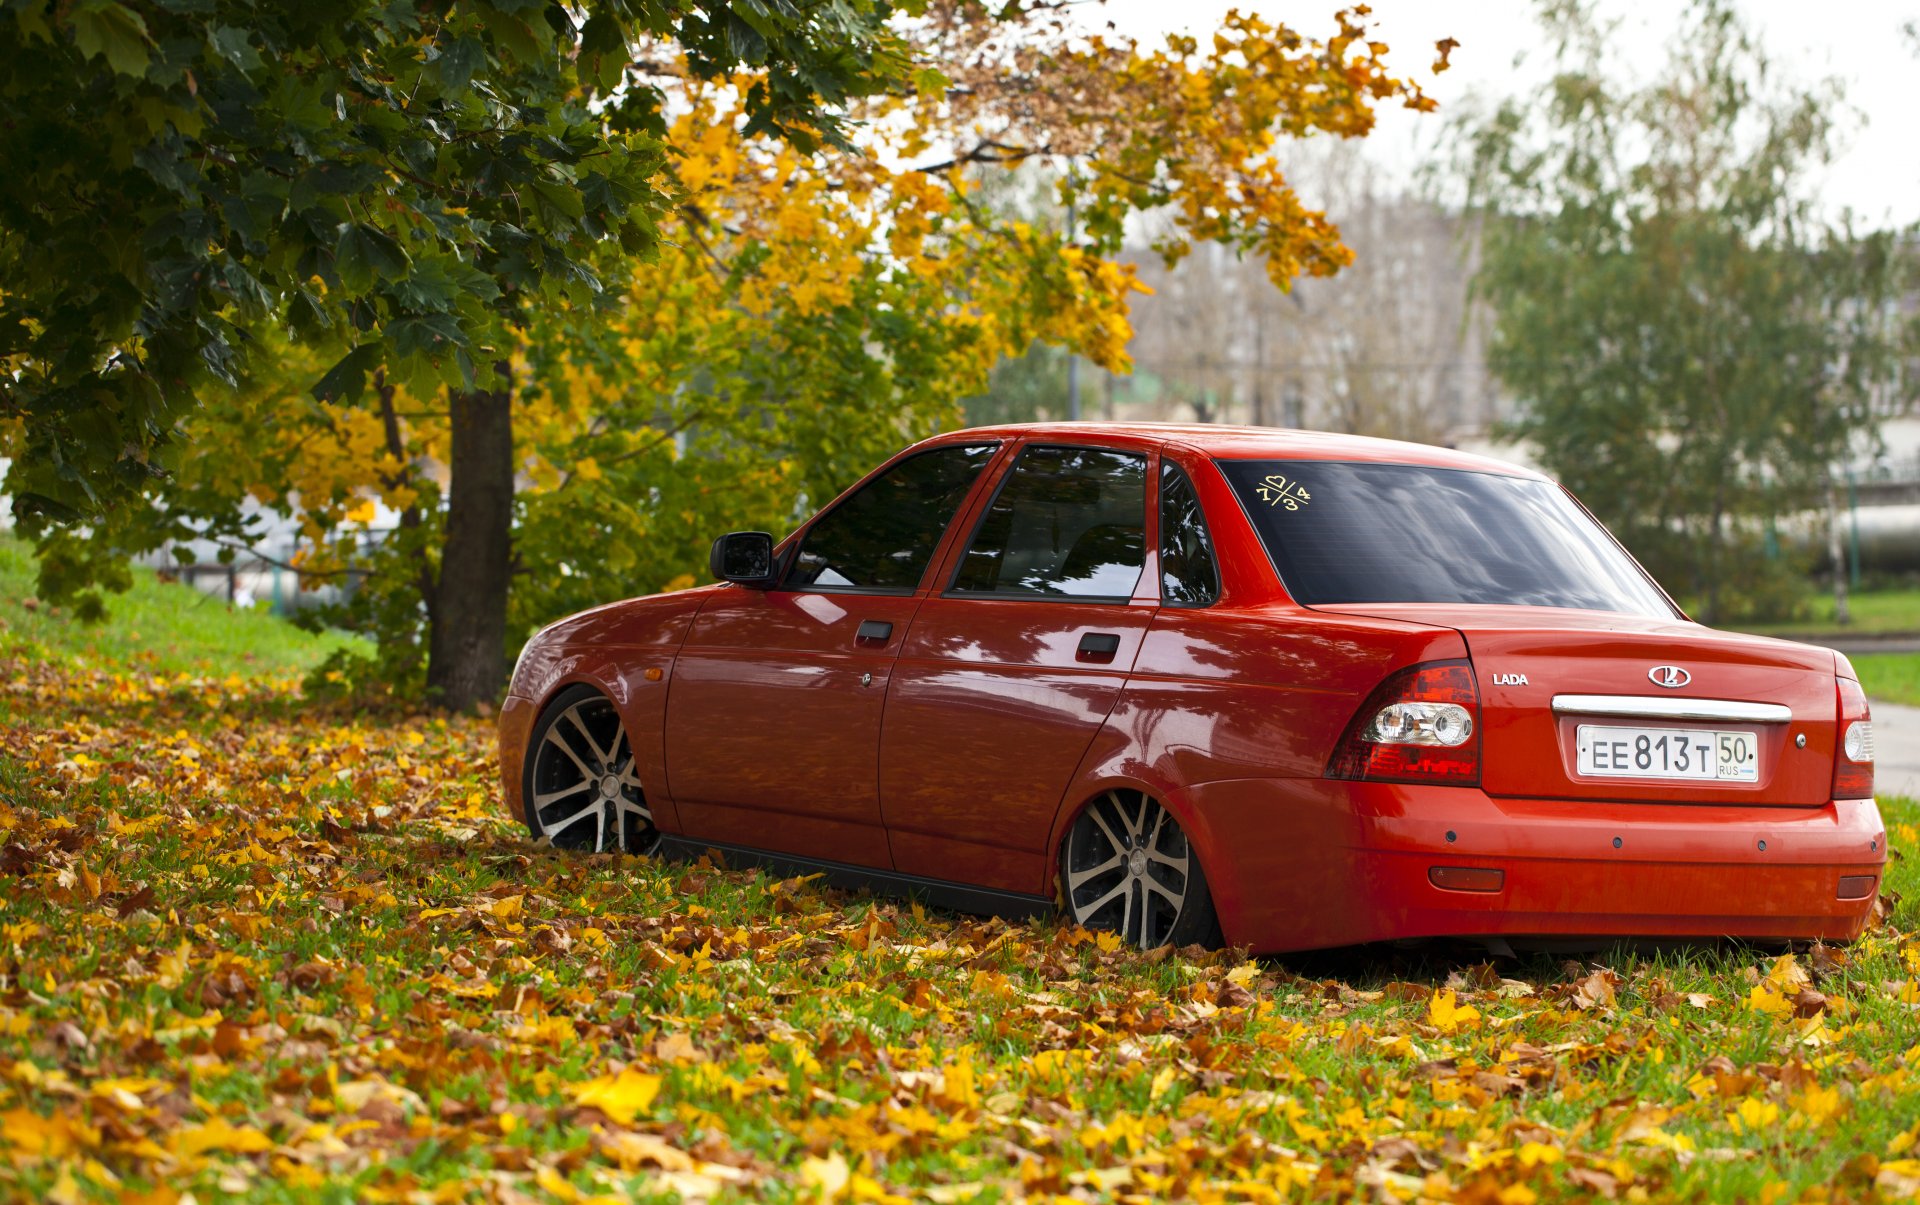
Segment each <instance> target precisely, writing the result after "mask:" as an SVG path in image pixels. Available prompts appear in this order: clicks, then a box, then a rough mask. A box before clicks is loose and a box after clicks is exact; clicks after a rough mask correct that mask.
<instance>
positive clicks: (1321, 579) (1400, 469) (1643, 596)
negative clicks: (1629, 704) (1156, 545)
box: [1216, 460, 1674, 619]
mask: <svg viewBox="0 0 1920 1205" xmlns="http://www.w3.org/2000/svg"><path fill="white" fill-rule="evenodd" d="M1216 463H1217V464H1218V465H1219V466H1220V471H1221V472H1222V473H1223V474H1225V475H1226V478H1227V481H1228V483H1229V484H1230V485H1232V486H1233V490H1234V493H1235V494H1236V495H1238V497H1239V499H1240V504H1241V505H1242V506H1244V507H1245V508H1246V511H1247V515H1248V517H1249V518H1250V519H1252V521H1253V526H1254V529H1255V530H1256V531H1257V532H1258V533H1259V535H1260V539H1261V542H1262V543H1264V544H1265V545H1266V547H1267V552H1268V554H1269V555H1270V556H1271V557H1272V558H1273V564H1274V567H1275V568H1276V569H1278V570H1279V572H1280V580H1281V581H1282V582H1283V583H1285V585H1286V587H1287V592H1288V593H1290V594H1292V595H1293V597H1294V599H1295V601H1297V602H1300V603H1302V604H1304V605H1307V606H1313V605H1315V604H1318V603H1372V602H1379V603H1390V602H1411V603H1481V604H1508V605H1519V606H1534V607H1580V608H1586V609H1591V610H1596V611H1624V612H1627V613H1629V614H1634V615H1648V616H1654V617H1657V618H1662V619H1667V618H1672V617H1673V614H1674V612H1673V608H1672V607H1670V606H1668V604H1667V602H1666V600H1665V599H1664V598H1662V597H1661V595H1660V593H1659V591H1658V590H1657V589H1656V588H1655V587H1654V585H1653V583H1652V582H1650V581H1648V580H1647V577H1646V575H1645V574H1644V573H1642V572H1641V571H1640V570H1639V568H1638V567H1637V566H1635V565H1634V564H1633V562H1632V561H1631V560H1629V559H1628V558H1627V557H1626V555H1625V554H1623V553H1622V552H1621V551H1620V549H1619V547H1618V546H1617V545H1615V544H1614V542H1613V540H1612V538H1611V537H1609V536H1608V535H1607V533H1606V532H1605V531H1604V530H1602V529H1601V528H1600V526H1599V525H1598V524H1597V523H1595V522H1594V521H1593V520H1592V519H1591V518H1589V517H1588V516H1587V514H1586V512H1584V511H1582V510H1581V509H1580V508H1579V507H1578V506H1576V505H1574V503H1573V500H1572V499H1570V498H1568V497H1567V495H1566V493H1565V492H1564V491H1562V490H1561V489H1560V488H1559V487H1558V486H1556V485H1553V484H1552V483H1550V482H1546V481H1536V480H1533V479H1531V478H1524V477H1507V476H1502V475H1500V474H1497V473H1476V472H1469V471H1465V470H1461V469H1439V468H1430V467H1426V466H1421V465H1404V464H1355V463H1349V462H1344V461H1315V460H1222V461H1217V462H1216Z"/></svg>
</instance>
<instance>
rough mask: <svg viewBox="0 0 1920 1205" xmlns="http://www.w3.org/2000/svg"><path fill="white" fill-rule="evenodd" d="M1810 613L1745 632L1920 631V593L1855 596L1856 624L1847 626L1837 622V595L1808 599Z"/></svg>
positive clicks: (1754, 626) (1850, 604)
mask: <svg viewBox="0 0 1920 1205" xmlns="http://www.w3.org/2000/svg"><path fill="white" fill-rule="evenodd" d="M1808 607H1809V608H1810V614H1809V616H1808V617H1807V618H1806V619H1801V620H1796V621H1794V622H1792V623H1774V624H1749V625H1742V627H1741V630H1742V631H1747V632H1758V633H1760V634H1761V635H1766V636H1778V635H1781V634H1783V633H1788V634H1794V635H1813V634H1832V635H1849V634H1850V635H1870V634H1872V633H1875V632H1920V590H1912V589H1910V590H1875V591H1871V592H1868V593H1863V594H1855V595H1852V596H1851V597H1850V598H1849V599H1848V613H1849V615H1850V616H1851V620H1852V622H1850V623H1848V624H1847V625H1846V626H1845V627H1842V626H1840V625H1839V624H1836V623H1835V622H1834V621H1833V592H1832V591H1830V590H1829V591H1825V592H1822V593H1816V594H1813V595H1811V596H1810V597H1809V598H1808Z"/></svg>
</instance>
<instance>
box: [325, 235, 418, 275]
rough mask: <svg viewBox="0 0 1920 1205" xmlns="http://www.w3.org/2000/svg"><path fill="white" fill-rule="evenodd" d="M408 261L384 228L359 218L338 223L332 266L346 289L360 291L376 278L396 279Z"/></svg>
mask: <svg viewBox="0 0 1920 1205" xmlns="http://www.w3.org/2000/svg"><path fill="white" fill-rule="evenodd" d="M408 262H409V261H408V259H407V250H406V248H404V247H402V246H401V245H400V243H399V240H397V239H395V238H394V237H393V236H392V235H390V234H388V233H387V232H386V231H384V230H380V229H378V228H376V227H373V226H368V225H366V224H365V223H363V222H351V223H345V224H342V225H341V227H340V242H339V244H338V245H337V246H336V247H335V248H334V251H333V266H334V271H336V272H338V273H339V274H340V283H341V284H343V285H345V286H346V287H347V291H348V292H351V293H364V292H366V291H367V290H368V289H370V288H372V287H373V282H374V280H375V279H376V278H377V279H380V280H398V279H399V278H401V277H402V276H405V275H406V273H407V265H408Z"/></svg>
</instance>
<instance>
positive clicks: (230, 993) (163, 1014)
mask: <svg viewBox="0 0 1920 1205" xmlns="http://www.w3.org/2000/svg"><path fill="white" fill-rule="evenodd" d="M13 618H14V616H13V613H12V612H8V621H9V623H11V622H13ZM176 655H187V654H176ZM161 668H162V666H161V665H160V664H158V663H155V664H154V665H153V666H151V667H149V666H147V665H139V666H136V667H134V668H132V669H130V670H129V669H121V668H115V669H108V668H104V667H103V666H102V665H101V664H100V663H99V660H97V659H95V657H94V656H90V657H89V664H87V665H85V666H83V665H81V664H79V663H78V662H77V661H76V660H75V659H74V658H72V657H70V656H67V655H65V654H63V653H62V652H61V651H60V650H59V649H57V648H54V649H40V650H38V651H35V652H32V653H28V652H26V651H24V649H23V646H22V645H21V644H19V643H18V642H15V643H14V644H12V645H11V646H8V645H5V644H0V684H5V685H4V688H3V689H0V1199H10V1200H35V1201H56V1202H70V1201H76V1200H99V1201H128V1202H131V1201H165V1202H173V1201H177V1200H180V1199H182V1198H181V1194H183V1193H188V1192H190V1193H191V1194H192V1195H193V1197H194V1198H195V1199H196V1200H198V1201H200V1202H212V1201H222V1200H247V1201H269V1202H273V1201H340V1202H345V1201H394V1202H402V1201H405V1202H413V1201H419V1202H428V1201H441V1200H446V1201H454V1200H468V1199H483V1200H493V1201H503V1202H521V1201H551V1202H573V1201H580V1200H584V1199H588V1198H598V1199H602V1200H609V1201H611V1200H628V1199H644V1200H670V1199H673V1198H674V1197H676V1196H678V1197H682V1198H686V1199H705V1198H708V1197H716V1196H717V1197H720V1198H723V1199H755V1200H768V1201H776V1202H789V1201H817V1200H873V1201H878V1200H901V1201H906V1200H930V1201H936V1202H946V1201H967V1200H999V1201H1005V1200H1015V1199H1028V1198H1036V1197H1045V1198H1048V1199H1053V1198H1055V1197H1060V1198H1073V1199H1121V1198H1128V1199H1138V1200H1160V1199H1170V1198H1192V1199H1206V1200H1223V1201H1236V1202H1237V1201H1271V1200H1281V1199H1297V1198H1314V1199H1324V1200H1337V1201H1348V1200H1354V1199H1370V1200H1371V1199H1383V1200H1384V1199H1411V1198H1414V1197H1425V1198H1429V1199H1461V1200H1473V1201H1482V1202H1496V1201H1498V1202H1511V1203H1513V1205H1524V1203H1526V1202H1532V1201H1535V1200H1539V1199H1581V1200H1587V1199H1592V1198H1594V1197H1595V1196H1596V1195H1598V1196H1604V1197H1611V1198H1616V1199H1622V1200H1641V1199H1663V1200H1664V1199H1685V1200H1729V1201H1730V1200H1736V1199H1741V1200H1747V1201H1753V1202H1765V1203H1777V1202H1794V1201H1800V1200H1812V1199H1821V1200H1826V1199H1842V1198H1844V1199H1849V1200H1862V1199H1870V1198H1873V1197H1875V1196H1883V1197H1892V1196H1901V1195H1911V1194H1913V1193H1914V1192H1915V1191H1916V1190H1920V1152H1917V1151H1916V1144H1917V1143H1920V982H1916V978H1917V977H1920V860H1916V859H1915V858H1913V857H1910V856H1904V851H1908V850H1912V849H1914V848H1915V847H1916V845H1920V831H1916V827H1915V826H1916V825H1920V805H1916V804H1915V803H1914V802H1913V801H1910V800H1887V801H1885V802H1884V808H1885V812H1886V816H1887V820H1888V827H1889V833H1890V836H1891V838H1892V842H1893V849H1894V853H1895V859H1896V860H1895V861H1894V862H1892V863H1891V865H1890V873H1889V882H1888V886H1889V888H1890V889H1891V890H1890V893H1889V894H1888V895H1887V896H1886V897H1885V900H1884V903H1885V906H1886V909H1887V915H1886V919H1885V921H1884V923H1882V924H1881V925H1880V926H1879V927H1877V928H1876V929H1874V930H1873V931H1872V932H1871V933H1870V934H1869V936H1868V937H1866V938H1865V939H1863V940H1862V941H1860V942H1858V943H1856V944H1855V945H1853V946H1851V947H1847V948H1844V949H1835V948H1826V947H1814V948H1811V949H1808V948H1804V947H1803V948H1801V949H1799V950H1797V951H1795V952H1794V953H1793V954H1791V955H1787V956H1781V955H1779V953H1778V952H1776V951H1761V950H1755V949H1750V948H1740V947H1710V948H1700V949H1694V950H1690V951H1679V952H1675V951H1668V952H1663V953H1657V954H1656V953H1646V952H1635V951H1633V950H1628V949H1616V950H1614V951H1611V952H1608V953H1605V954H1602V955H1599V956H1585V957H1581V958H1561V957H1549V956H1545V955H1536V956H1533V957H1531V958H1528V959H1526V960H1524V961H1519V962H1514V961H1507V960H1503V961H1500V962H1498V963H1492V964H1489V963H1488V962H1486V961H1485V959H1484V957H1483V956H1480V955H1467V954H1454V953H1450V952H1448V951H1446V950H1426V951H1414V952H1395V951H1383V950H1369V951H1361V952H1357V953H1353V952H1350V953H1346V954H1342V955H1338V956H1318V957H1311V958H1294V959H1286V960H1277V961H1258V962H1249V961H1247V960H1245V959H1244V958H1242V957H1240V956H1237V955H1235V954H1233V953H1230V952H1228V953H1206V952H1201V951H1195V950H1188V951H1180V952H1174V953H1169V952H1164V951H1163V952H1159V953H1155V954H1149V955H1141V954H1138V953H1135V952H1133V951H1131V950H1129V949H1125V948H1122V947H1121V946H1120V944H1119V943H1118V942H1117V941H1115V940H1114V939H1112V938H1110V937H1105V936H1099V935H1095V934H1091V933H1087V932H1085V931H1083V930H1079V929H1076V928H1073V927H1069V926H1066V925H1062V924H1059V923H1057V922H1043V923H1034V924H1025V925H1009V924H1006V923H1004V922H999V921H986V920H979V919H975V918H970V917H963V916H956V915H950V914H946V913H940V912H932V911H923V910H922V909H920V908H917V907H915V906H913V905H910V904H899V903H895V902H891V901H883V900H873V899H869V898H865V897H861V896H856V895H850V894H844V893H839V892H834V891H828V890H821V889H817V888H816V887H815V886H814V885H812V884H810V883H809V882H807V881H804V880H773V879H769V878H767V877H766V876H764V875H761V874H758V873H744V872H738V871H732V870H727V869H724V868H718V867H713V866H704V865H702V866H693V867H687V866H681V865H674V864H668V863H662V862H658V861H654V860H651V859H646V858H630V857H619V856H612V855H600V856H592V857H581V856H570V855H565V854H562V853H559V852H555V851H552V850H548V849H541V848H536V847H534V846H532V845H530V844H529V843H528V841H527V840H526V836H525V832H524V830H523V829H521V828H519V827H518V826H517V825H514V824H512V823H509V822H508V821H507V820H506V819H505V818H503V817H502V816H501V815H500V812H499V803H498V791H497V789H496V787H495V784H494V781H493V770H492V766H491V750H490V739H491V734H490V732H489V730H488V727H487V726H486V725H485V724H484V723H482V722H479V721H474V720H468V719H463V718H452V719H449V718H443V717H430V716H367V715H360V714H350V713H345V712H331V711H324V710H318V709H315V708H313V707H311V706H310V705H308V704H306V703H305V702H304V701H302V700H301V699H299V698H298V697H297V696H296V695H295V694H294V693H293V691H294V688H293V687H292V685H291V684H290V682H289V681H288V680H287V678H286V677H285V676H283V675H277V674H266V675H252V674H249V675H241V676H238V677H235V678H231V679H228V678H222V679H219V680H212V679H209V678H204V677H203V678H195V679H187V680H183V679H182V678H181V676H180V675H178V674H174V673H168V674H165V675H163V674H161V673H160V672H159V671H160V670H161Z"/></svg>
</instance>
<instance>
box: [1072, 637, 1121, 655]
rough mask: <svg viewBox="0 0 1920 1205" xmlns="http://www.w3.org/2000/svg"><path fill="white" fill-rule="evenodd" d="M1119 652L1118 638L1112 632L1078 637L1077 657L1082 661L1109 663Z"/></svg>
mask: <svg viewBox="0 0 1920 1205" xmlns="http://www.w3.org/2000/svg"><path fill="white" fill-rule="evenodd" d="M1119 651H1120V637H1119V636H1118V635H1116V634H1115V633H1113V632H1088V633H1087V634H1086V635H1084V636H1082V637H1080V648H1079V650H1078V654H1077V655H1078V657H1079V659H1080V660H1082V661H1111V660H1113V655H1114V654H1115V653H1117V652H1119Z"/></svg>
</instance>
